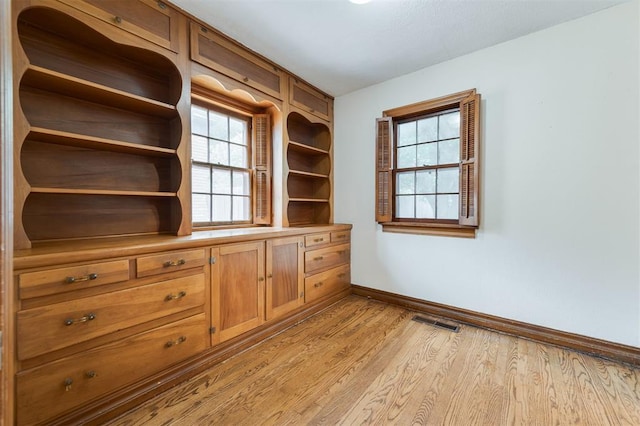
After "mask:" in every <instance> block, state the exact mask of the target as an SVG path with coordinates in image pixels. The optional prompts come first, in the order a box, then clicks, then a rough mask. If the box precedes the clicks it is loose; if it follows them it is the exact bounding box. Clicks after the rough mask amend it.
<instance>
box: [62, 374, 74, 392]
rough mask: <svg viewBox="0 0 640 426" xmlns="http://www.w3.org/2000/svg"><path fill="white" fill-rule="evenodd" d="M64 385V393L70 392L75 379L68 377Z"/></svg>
mask: <svg viewBox="0 0 640 426" xmlns="http://www.w3.org/2000/svg"><path fill="white" fill-rule="evenodd" d="M62 384H63V385H64V391H65V392H69V391H70V390H71V385H72V384H73V379H72V378H71V377H67V378H66V379H64V382H63V383H62Z"/></svg>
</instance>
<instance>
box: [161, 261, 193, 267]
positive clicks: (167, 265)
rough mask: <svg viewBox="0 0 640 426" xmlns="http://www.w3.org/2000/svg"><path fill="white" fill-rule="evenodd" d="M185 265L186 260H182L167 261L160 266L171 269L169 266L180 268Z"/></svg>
mask: <svg viewBox="0 0 640 426" xmlns="http://www.w3.org/2000/svg"><path fill="white" fill-rule="evenodd" d="M185 263H187V261H186V260H184V259H178V260H169V261H167V262H164V263H163V264H162V266H163V267H164V268H169V267H171V266H181V265H184V264H185Z"/></svg>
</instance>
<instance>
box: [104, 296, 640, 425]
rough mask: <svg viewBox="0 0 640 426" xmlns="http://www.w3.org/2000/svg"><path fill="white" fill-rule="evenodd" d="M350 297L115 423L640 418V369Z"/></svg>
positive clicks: (615, 421) (591, 421)
mask: <svg viewBox="0 0 640 426" xmlns="http://www.w3.org/2000/svg"><path fill="white" fill-rule="evenodd" d="M413 315H414V313H413V312H411V311H409V310H406V309H403V308H399V307H396V306H392V305H388V304H385V303H382V302H376V301H373V300H368V299H365V298H361V297H358V296H350V297H348V298H346V299H343V300H342V301H340V302H338V303H337V304H335V305H333V306H332V307H330V308H328V309H327V310H325V311H323V312H321V313H320V314H318V315H316V316H314V317H311V318H309V319H308V320H306V321H304V322H302V323H299V324H297V325H296V326H294V327H292V328H290V329H288V330H286V331H284V332H283V333H281V334H278V335H277V336H274V337H273V338H271V339H269V340H267V341H265V342H263V343H261V344H259V345H257V346H254V347H253V348H251V349H249V350H247V351H246V352H244V353H242V354H239V355H237V356H235V357H233V358H230V359H229V360H227V361H225V362H223V363H221V364H218V365H216V366H214V367H213V368H211V369H210V370H208V371H207V372H205V373H203V374H200V375H199V376H196V377H194V378H192V379H191V380H189V381H187V382H185V383H183V384H181V385H179V386H176V387H175V388H173V389H170V390H169V391H167V392H165V393H164V394H161V395H159V396H158V397H156V398H154V399H152V400H150V401H148V402H147V403H145V404H143V405H141V406H139V407H138V408H137V409H135V410H134V411H132V412H129V413H127V414H125V415H123V416H121V417H120V418H118V419H116V420H114V421H113V422H111V423H110V424H111V425H214V424H215V425H252V426H253V425H256V424H274V425H285V424H291V425H303V424H312V425H334V424H343V425H355V424H385V425H386V424H397V425H492V426H493V425H506V424H508V425H512V424H519V425H520V424H522V425H572V424H579V425H623V424H629V425H638V424H640V369H638V368H636V367H631V366H629V365H626V364H617V363H614V362H612V361H608V360H604V359H599V358H595V357H592V356H589V355H585V354H581V353H578V352H572V351H568V350H564V349H560V348H557V347H552V346H547V345H543V344H539V343H535V342H532V341H528V340H524V339H519V338H515V337H512V336H508V335H503V334H498V333H495V332H490V331H486V330H483V329H480V328H475V327H471V326H466V325H463V326H461V328H460V332H459V333H453V332H451V331H449V330H444V329H440V328H436V327H433V326H431V325H427V324H421V323H418V322H415V321H412V320H411V318H412V317H413Z"/></svg>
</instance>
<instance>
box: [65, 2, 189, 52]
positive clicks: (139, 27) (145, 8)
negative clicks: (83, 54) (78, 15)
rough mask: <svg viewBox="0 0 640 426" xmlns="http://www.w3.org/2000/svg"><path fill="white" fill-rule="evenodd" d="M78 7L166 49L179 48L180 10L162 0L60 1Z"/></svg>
mask: <svg viewBox="0 0 640 426" xmlns="http://www.w3.org/2000/svg"><path fill="white" fill-rule="evenodd" d="M60 1H62V2H64V3H66V4H68V5H70V6H72V7H75V8H76V9H79V10H82V11H83V12H85V13H88V14H90V15H92V16H95V17H96V18H98V19H100V20H102V21H105V22H108V23H109V24H111V25H114V26H116V27H118V28H122V29H123V30H125V31H128V32H130V33H132V34H135V35H137V36H139V37H142V38H144V39H147V40H149V41H151V42H153V43H155V44H157V45H159V46H162V47H164V48H166V49H170V50H173V51H174V52H177V51H178V48H179V45H178V42H179V40H178V39H179V34H178V31H179V26H178V23H177V21H178V19H179V17H180V13H179V12H178V11H177V10H175V9H174V8H172V7H171V6H169V5H168V4H167V3H165V2H163V1H159V0H108V1H105V0H60Z"/></svg>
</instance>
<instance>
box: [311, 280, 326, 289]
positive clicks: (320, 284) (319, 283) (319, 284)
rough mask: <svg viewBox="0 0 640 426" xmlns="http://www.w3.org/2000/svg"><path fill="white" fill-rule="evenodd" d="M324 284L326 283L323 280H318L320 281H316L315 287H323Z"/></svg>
mask: <svg viewBox="0 0 640 426" xmlns="http://www.w3.org/2000/svg"><path fill="white" fill-rule="evenodd" d="M323 284H324V283H323V282H322V281H318V282H317V283H315V284H314V285H313V286H314V287H315V288H318V287H322V285H323Z"/></svg>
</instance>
